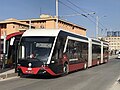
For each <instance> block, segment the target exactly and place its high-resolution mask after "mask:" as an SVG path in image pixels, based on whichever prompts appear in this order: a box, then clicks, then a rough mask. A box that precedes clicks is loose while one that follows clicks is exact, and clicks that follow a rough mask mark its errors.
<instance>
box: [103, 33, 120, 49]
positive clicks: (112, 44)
mask: <svg viewBox="0 0 120 90" xmlns="http://www.w3.org/2000/svg"><path fill="white" fill-rule="evenodd" d="M105 40H106V41H108V42H109V48H110V50H116V51H117V50H120V31H108V32H107V36H106V37H105Z"/></svg>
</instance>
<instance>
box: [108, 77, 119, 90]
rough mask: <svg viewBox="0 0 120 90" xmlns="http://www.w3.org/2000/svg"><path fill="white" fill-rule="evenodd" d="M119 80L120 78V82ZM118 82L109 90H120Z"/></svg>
mask: <svg viewBox="0 0 120 90" xmlns="http://www.w3.org/2000/svg"><path fill="white" fill-rule="evenodd" d="M119 79H120V77H119V78H118V80H119ZM118 80H117V81H116V82H115V83H114V84H113V85H112V86H111V87H110V89H109V90H120V82H119V81H118Z"/></svg>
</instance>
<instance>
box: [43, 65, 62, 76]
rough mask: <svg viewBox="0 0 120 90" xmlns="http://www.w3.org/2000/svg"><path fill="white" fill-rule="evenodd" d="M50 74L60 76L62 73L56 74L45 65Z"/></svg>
mask: <svg viewBox="0 0 120 90" xmlns="http://www.w3.org/2000/svg"><path fill="white" fill-rule="evenodd" d="M44 69H45V70H46V71H47V72H48V73H49V74H50V75H53V76H58V75H60V74H55V73H54V72H53V71H52V70H51V69H50V68H49V67H45V68H44Z"/></svg>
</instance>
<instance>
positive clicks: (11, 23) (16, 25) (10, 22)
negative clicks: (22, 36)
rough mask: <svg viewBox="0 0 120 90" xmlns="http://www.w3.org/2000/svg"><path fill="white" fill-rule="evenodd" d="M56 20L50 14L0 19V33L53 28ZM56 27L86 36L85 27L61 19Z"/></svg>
mask: <svg viewBox="0 0 120 90" xmlns="http://www.w3.org/2000/svg"><path fill="white" fill-rule="evenodd" d="M56 20H57V18H56V17H52V16H50V15H41V16H40V18H38V19H27V20H17V19H13V18H11V19H7V20H5V21H0V28H1V35H3V32H6V33H7V35H8V34H10V33H14V32H18V31H24V30H27V29H28V28H29V27H31V28H36V29H38V28H41V29H43V28H46V29H55V28H56ZM58 28H59V29H65V30H68V31H70V32H74V33H77V34H81V35H84V36H86V29H85V28H83V27H81V26H78V25H76V24H73V23H70V22H67V21H64V20H61V19H59V20H58Z"/></svg>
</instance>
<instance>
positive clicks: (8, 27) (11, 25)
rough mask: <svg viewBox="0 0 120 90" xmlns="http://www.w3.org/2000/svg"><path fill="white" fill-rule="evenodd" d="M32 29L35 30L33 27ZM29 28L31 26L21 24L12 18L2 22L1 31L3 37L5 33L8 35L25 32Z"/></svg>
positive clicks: (0, 23) (0, 22)
mask: <svg viewBox="0 0 120 90" xmlns="http://www.w3.org/2000/svg"><path fill="white" fill-rule="evenodd" d="M31 27H32V28H35V27H34V26H31ZM28 28H29V24H27V23H24V22H20V21H19V20H17V19H14V18H10V19H7V20H5V21H0V29H1V36H3V33H4V32H5V33H6V34H7V35H8V34H11V33H14V32H19V31H23V30H26V29H28Z"/></svg>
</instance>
